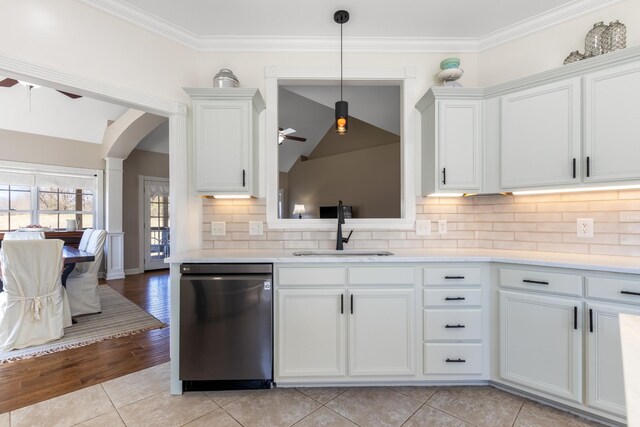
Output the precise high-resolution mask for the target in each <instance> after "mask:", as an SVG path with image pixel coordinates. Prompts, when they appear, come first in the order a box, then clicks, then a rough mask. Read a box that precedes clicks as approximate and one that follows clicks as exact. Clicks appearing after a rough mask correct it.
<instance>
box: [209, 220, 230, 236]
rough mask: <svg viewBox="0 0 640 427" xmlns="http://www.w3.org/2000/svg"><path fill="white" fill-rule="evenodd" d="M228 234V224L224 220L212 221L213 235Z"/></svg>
mask: <svg viewBox="0 0 640 427" xmlns="http://www.w3.org/2000/svg"><path fill="white" fill-rule="evenodd" d="M225 234H227V230H226V226H225V223H224V222H212V223H211V235H212V236H224V235H225Z"/></svg>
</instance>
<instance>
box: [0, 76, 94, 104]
mask: <svg viewBox="0 0 640 427" xmlns="http://www.w3.org/2000/svg"><path fill="white" fill-rule="evenodd" d="M18 83H20V82H19V81H18V80H16V79H10V78H6V79H4V80H2V81H0V87H13V86H15V85H17V84H18ZM23 84H24V85H25V86H27V87H29V86H30V87H32V88H33V87H37V86H35V85H32V84H30V83H26V82H24V83H23ZM56 90H57V91H58V92H60V93H61V94H63V95H67V96H68V97H69V98H71V99H78V98H82V95H76V94H75V93H69V92H65V91H63V90H58V89H56Z"/></svg>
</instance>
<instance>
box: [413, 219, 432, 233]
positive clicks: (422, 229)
mask: <svg viewBox="0 0 640 427" xmlns="http://www.w3.org/2000/svg"><path fill="white" fill-rule="evenodd" d="M430 235H431V220H429V219H419V220H417V221H416V236H430Z"/></svg>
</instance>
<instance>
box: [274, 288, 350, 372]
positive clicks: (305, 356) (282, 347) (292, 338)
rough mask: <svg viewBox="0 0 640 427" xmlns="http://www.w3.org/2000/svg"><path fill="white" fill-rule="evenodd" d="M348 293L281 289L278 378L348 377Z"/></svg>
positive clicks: (277, 352)
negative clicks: (346, 294)
mask: <svg viewBox="0 0 640 427" xmlns="http://www.w3.org/2000/svg"><path fill="white" fill-rule="evenodd" d="M345 293H346V291H345V290H341V289H280V290H278V300H277V304H278V306H277V307H276V311H277V323H276V325H277V326H278V329H277V331H276V332H277V334H276V349H277V350H276V375H277V377H329V376H330V377H336V376H340V377H341V376H344V375H345V374H346V369H345V363H346V361H345V358H346V354H345V348H346V333H345V332H346V324H345V321H346V316H347V308H348V307H347V301H346V296H345Z"/></svg>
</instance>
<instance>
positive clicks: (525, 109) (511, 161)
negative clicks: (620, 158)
mask: <svg viewBox="0 0 640 427" xmlns="http://www.w3.org/2000/svg"><path fill="white" fill-rule="evenodd" d="M574 160H575V168H574ZM580 163H581V162H580V79H579V78H574V79H571V80H566V81H562V82H558V83H553V84H548V85H545V86H541V87H536V88H533V89H528V90H524V91H520V92H515V93H511V94H509V95H505V96H503V97H502V99H501V103H500V171H501V185H502V187H503V188H526V187H537V186H545V185H559V184H565V185H566V184H573V183H577V182H579V180H580ZM574 171H575V173H574Z"/></svg>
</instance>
